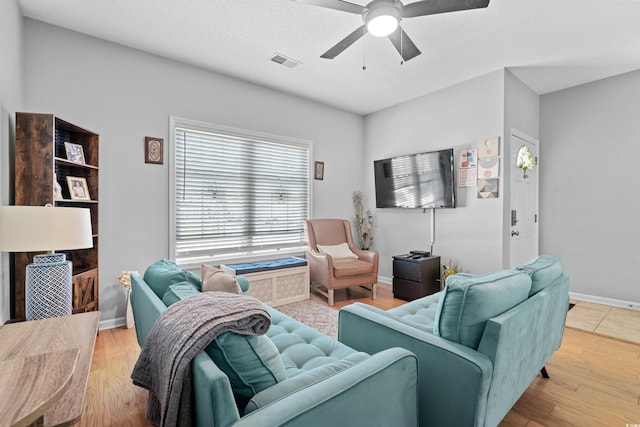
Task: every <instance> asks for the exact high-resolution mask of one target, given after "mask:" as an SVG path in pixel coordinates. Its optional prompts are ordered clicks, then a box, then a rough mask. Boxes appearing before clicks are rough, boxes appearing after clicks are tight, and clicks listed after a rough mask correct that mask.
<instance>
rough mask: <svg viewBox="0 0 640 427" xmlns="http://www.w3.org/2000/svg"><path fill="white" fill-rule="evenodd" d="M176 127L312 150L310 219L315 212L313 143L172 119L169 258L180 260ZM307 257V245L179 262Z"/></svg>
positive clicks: (186, 264)
mask: <svg viewBox="0 0 640 427" xmlns="http://www.w3.org/2000/svg"><path fill="white" fill-rule="evenodd" d="M176 128H188V129H191V130H195V131H201V132H210V133H216V134H220V135H225V136H230V137H236V138H244V139H251V140H257V141H265V142H274V143H279V144H286V145H295V146H298V147H303V148H307V149H308V150H309V165H308V170H309V176H308V177H307V179H308V181H307V182H308V187H309V188H308V190H307V195H308V202H307V206H308V212H307V216H310V215H311V212H313V207H312V201H313V195H312V190H313V175H312V174H313V167H312V166H313V160H312V159H313V143H312V142H311V141H306V140H302V139H297V138H291V137H284V136H279V135H271V134H266V133H261V132H255V131H250V130H245V129H237V128H233V127H228V126H223V125H218V124H212V123H206V122H200V121H196V120H190V119H183V118H179V117H173V116H172V117H170V118H169V149H168V154H169V255H170V258H171V259H174V260H176V255H177V254H176V243H177V238H176V164H175V159H176ZM303 254H304V244H301V246H299V247H294V248H283V249H276V250H274V249H271V250H262V251H255V250H254V251H248V252H240V251H239V252H234V253H225V254H218V255H213V256H201V257H193V258H189V259H181V260H177V261H178V263H179V265H180V266H181V267H182V268H197V267H199V266H200V264H203V263H209V264H215V265H217V264H220V263H228V262H250V261H260V260H267V259H275V258H284V257H288V256H301V255H303Z"/></svg>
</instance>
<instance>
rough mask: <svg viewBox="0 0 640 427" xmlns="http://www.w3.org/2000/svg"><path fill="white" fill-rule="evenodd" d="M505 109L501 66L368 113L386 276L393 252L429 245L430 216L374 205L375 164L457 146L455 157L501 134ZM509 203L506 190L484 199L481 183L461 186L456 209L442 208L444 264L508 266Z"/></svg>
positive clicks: (370, 183) (480, 268) (438, 248)
mask: <svg viewBox="0 0 640 427" xmlns="http://www.w3.org/2000/svg"><path fill="white" fill-rule="evenodd" d="M503 110H504V70H499V71H495V72H493V73H490V74H487V75H484V76H480V77H477V78H475V79H472V80H469V81H467V82H463V83H460V84H457V85H455V86H452V87H449V88H447V89H443V90H441V91H439V92H436V93H433V94H430V95H426V96H423V97H420V98H417V99H415V100H413V101H409V102H406V103H403V104H400V105H397V106H394V107H391V108H388V109H385V110H382V111H379V112H376V113H373V114H371V115H369V116H367V117H366V118H365V138H366V141H367V151H366V155H365V157H364V159H363V161H364V174H365V175H364V183H365V186H364V189H365V195H366V197H367V205H368V207H370V208H371V209H373V210H374V213H375V218H376V228H375V230H374V231H375V240H374V248H375V250H377V251H379V252H380V269H379V270H380V275H381V276H383V277H384V278H386V279H387V280H389V279H390V278H391V277H392V271H391V269H392V256H393V255H398V254H402V253H407V252H408V251H409V250H412V249H424V250H429V247H430V241H431V232H430V215H429V213H428V212H427V213H423V212H422V210H419V209H375V190H374V179H373V161H374V160H377V159H382V158H387V157H393V156H397V155H403V154H412V153H420V152H425V151H431V150H438V149H444V148H451V147H453V148H454V149H455V152H456V157H457V153H458V150H460V149H465V148H472V147H476V146H477V144H478V141H479V140H481V139H484V138H489V137H493V136H501V137H502V135H503V127H504V122H503V117H504V115H503ZM456 182H457V167H456ZM500 192H501V193H502V192H503V186H502V185H500ZM503 200H504V198H503V196H502V194H501V195H500V198H498V199H486V200H481V199H478V198H477V190H476V188H475V187H458V188H457V204H458V207H457V208H456V209H439V210H436V236H435V237H436V239H435V240H436V243H435V247H434V253H435V254H436V255H440V256H441V257H442V259H441V262H442V263H444V264H448V263H449V260H450V259H453V260H454V261H456V260H457V261H458V263H459V265H460V267H461V268H462V269H463V270H464V271H471V272H474V273H482V272H488V271H492V270H496V269H499V268H501V267H502V251H503V241H502V203H503Z"/></svg>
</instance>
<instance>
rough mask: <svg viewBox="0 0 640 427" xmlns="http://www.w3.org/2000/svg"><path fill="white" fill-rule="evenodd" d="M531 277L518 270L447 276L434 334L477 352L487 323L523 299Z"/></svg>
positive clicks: (525, 297) (529, 286) (529, 285)
mask: <svg viewBox="0 0 640 427" xmlns="http://www.w3.org/2000/svg"><path fill="white" fill-rule="evenodd" d="M530 289H531V278H530V277H529V275H528V274H526V273H524V272H522V271H518V270H502V271H498V272H495V273H490V274H485V275H479V276H469V275H456V274H454V275H453V276H449V277H447V284H446V286H445V289H444V295H443V296H442V298H441V300H440V303H439V305H438V310H437V313H436V318H435V321H434V326H433V333H434V334H435V335H440V336H441V337H443V338H446V339H448V340H450V341H453V342H457V343H459V344H462V345H465V346H467V347H469V348H472V349H474V350H475V349H477V348H478V344H479V343H480V339H481V338H482V334H483V332H484V328H485V325H486V323H487V320H489V319H490V318H492V317H494V316H497V315H499V314H502V313H504V312H505V311H507V310H509V309H510V308H511V307H514V306H515V305H517V304H519V303H521V302H522V301H524V300H526V299H527V298H528V296H529V290H530Z"/></svg>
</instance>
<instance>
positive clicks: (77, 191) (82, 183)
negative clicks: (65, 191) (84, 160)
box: [67, 176, 91, 200]
mask: <svg viewBox="0 0 640 427" xmlns="http://www.w3.org/2000/svg"><path fill="white" fill-rule="evenodd" d="M67 185H68V186H69V195H70V196H71V200H91V196H90V195H89V187H88V186H87V180H86V179H85V178H80V177H77V176H68V177H67Z"/></svg>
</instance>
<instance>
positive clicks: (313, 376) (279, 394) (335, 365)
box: [244, 353, 363, 415]
mask: <svg viewBox="0 0 640 427" xmlns="http://www.w3.org/2000/svg"><path fill="white" fill-rule="evenodd" d="M360 354H361V353H354V354H352V355H351V356H347V357H346V358H344V359H340V360H336V361H335V362H332V363H328V364H326V365H322V366H318V367H316V368H313V369H310V370H308V371H305V372H302V373H301V374H300V375H297V376H295V377H293V378H289V379H287V380H286V381H283V382H281V383H278V384H276V385H274V386H273V387H269V388H268V389H265V390H262V391H261V392H260V393H258V394H256V395H255V396H253V398H252V399H251V400H250V401H249V403H248V404H247V406H246V407H245V408H244V414H245V415H247V414H249V413H251V412H253V411H255V410H257V409H260V408H262V407H264V406H266V405H268V404H270V403H272V402H275V401H277V400H280V399H282V398H284V397H287V396H290V395H292V394H293V393H295V392H297V391H299V390H302V389H304V388H306V387H309V386H311V385H313V384H316V383H318V382H320V381H322V380H324V379H326V378H329V377H331V376H333V375H335V374H337V373H338V372H341V371H343V370H345V369H346V368H349V367H351V366H353V365H355V364H356V363H359V362H361V361H362V360H363V359H362V357H361V356H360Z"/></svg>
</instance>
